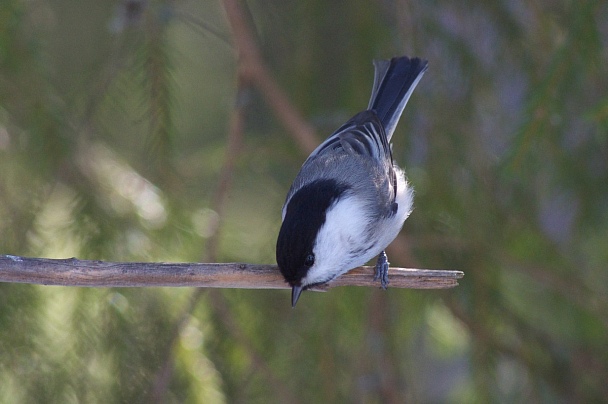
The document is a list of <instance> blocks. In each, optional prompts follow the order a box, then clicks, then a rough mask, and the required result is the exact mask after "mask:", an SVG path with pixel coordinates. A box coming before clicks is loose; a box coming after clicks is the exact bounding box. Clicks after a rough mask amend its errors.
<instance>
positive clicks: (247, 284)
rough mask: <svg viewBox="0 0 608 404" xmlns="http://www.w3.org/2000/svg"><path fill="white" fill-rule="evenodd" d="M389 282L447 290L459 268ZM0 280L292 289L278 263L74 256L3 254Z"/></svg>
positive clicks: (351, 280)
mask: <svg viewBox="0 0 608 404" xmlns="http://www.w3.org/2000/svg"><path fill="white" fill-rule="evenodd" d="M373 274H374V269H373V267H360V268H355V269H353V270H352V271H350V272H348V273H347V274H344V275H342V276H341V277H339V278H338V279H335V280H333V281H331V282H329V283H327V284H325V285H321V286H319V287H318V288H316V290H325V289H330V288H334V287H336V286H368V287H378V285H379V283H378V282H374V281H373V280H372V278H373ZM389 274H390V286H391V287H393V288H412V289H447V288H451V287H454V286H456V285H458V279H460V278H462V277H463V276H464V273H463V272H461V271H451V270H431V269H411V268H391V269H390V272H389ZM0 282H14V283H33V284H39V285H62V286H88V287H152V286H188V287H199V288H239V289H288V288H289V286H288V285H287V284H286V283H285V281H284V280H283V277H282V276H281V274H280V272H279V271H278V269H277V267H276V265H255V264H242V263H220V264H216V263H212V264H206V263H164V262H163V263H158V262H105V261H85V260H78V259H76V258H69V259H47V258H25V257H17V256H14V255H2V256H0Z"/></svg>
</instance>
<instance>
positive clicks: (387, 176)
mask: <svg viewBox="0 0 608 404" xmlns="http://www.w3.org/2000/svg"><path fill="white" fill-rule="evenodd" d="M374 67H375V77H374V87H373V89H372V96H371V99H370V101H369V105H368V107H367V108H368V109H367V110H366V111H363V112H360V113H358V114H357V115H355V116H354V117H353V118H351V119H350V120H349V121H348V122H346V123H345V124H344V125H342V127H340V128H339V129H338V130H337V131H336V132H334V134H332V135H331V136H330V137H329V138H328V139H327V140H325V141H324V142H323V143H321V145H319V147H317V148H316V149H315V150H314V151H313V152H312V154H311V155H310V156H309V157H308V159H306V161H305V162H304V164H303V165H302V168H301V169H300V172H299V173H298V175H297V176H296V179H295V180H294V182H293V184H292V185H291V188H290V190H289V193H288V194H287V198H286V200H285V204H284V205H283V224H282V226H281V230H280V232H279V237H278V240H277V251H276V253H277V263H278V265H279V268H280V270H281V273H282V274H283V276H284V277H285V280H286V281H287V282H288V283H289V284H290V285H291V287H292V292H291V304H292V306H295V305H296V302H297V301H298V298H299V297H300V294H301V293H302V291H303V290H305V289H307V288H309V287H311V286H314V285H319V284H322V283H325V282H328V281H331V280H332V279H334V278H336V277H338V276H340V275H342V274H344V273H346V272H348V271H349V270H351V269H353V268H356V267H358V266H361V265H363V264H365V263H366V262H368V261H369V260H370V259H372V258H373V257H375V256H376V255H378V261H377V264H376V273H375V276H374V280H377V279H380V282H381V285H382V287H383V288H385V289H386V287H387V285H388V266H389V263H388V259H387V257H386V253H385V252H384V249H385V248H386V247H387V246H388V245H389V244H390V243H391V242H392V241H393V240H394V239H395V237H397V234H398V233H399V231H400V230H401V227H402V226H403V222H404V221H405V219H406V218H407V217H408V216H409V214H410V213H411V211H412V204H413V197H414V192H413V190H412V188H411V187H410V186H409V184H408V182H407V180H406V179H405V174H404V172H403V170H402V169H401V168H399V167H398V166H397V165H396V164H394V162H393V157H392V152H391V145H390V140H391V137H392V136H393V132H394V131H395V127H396V126H397V122H398V121H399V118H400V117H401V113H402V112H403V108H404V107H405V104H406V103H407V101H408V99H409V98H410V96H411V95H412V92H413V91H414V88H415V87H416V85H417V84H418V82H419V81H420V79H421V78H422V75H423V74H424V72H425V71H426V69H427V67H428V63H427V61H425V60H420V59H418V58H413V59H409V58H407V57H405V56H404V57H399V58H393V59H391V60H375V61H374Z"/></svg>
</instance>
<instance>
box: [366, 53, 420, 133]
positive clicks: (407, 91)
mask: <svg viewBox="0 0 608 404" xmlns="http://www.w3.org/2000/svg"><path fill="white" fill-rule="evenodd" d="M374 67H375V69H376V70H375V75H374V87H373V89H372V97H371V99H370V100H369V106H368V107H367V109H371V110H374V111H375V112H376V115H377V116H378V118H380V121H381V122H382V125H383V126H384V130H385V132H386V137H387V139H388V140H389V141H390V140H391V137H392V136H393V132H394V131H395V127H396V126H397V122H399V118H400V117H401V113H402V112H403V108H405V104H407V101H408V100H409V99H410V96H411V95H412V92H413V91H414V89H415V88H416V85H417V84H418V82H419V81H420V79H421V78H422V75H423V74H424V72H425V71H426V69H427V68H428V62H427V61H426V60H421V59H419V58H412V59H410V58H408V57H406V56H403V57H399V58H393V59H391V60H374Z"/></svg>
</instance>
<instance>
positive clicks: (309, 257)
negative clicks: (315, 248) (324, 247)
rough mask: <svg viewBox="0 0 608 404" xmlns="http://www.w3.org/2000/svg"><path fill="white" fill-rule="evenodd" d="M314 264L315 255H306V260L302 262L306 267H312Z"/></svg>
mask: <svg viewBox="0 0 608 404" xmlns="http://www.w3.org/2000/svg"><path fill="white" fill-rule="evenodd" d="M314 263H315V255H314V254H308V255H307V256H306V259H305V260H304V265H306V266H307V267H311V266H313V265H314Z"/></svg>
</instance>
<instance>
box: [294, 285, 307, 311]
mask: <svg viewBox="0 0 608 404" xmlns="http://www.w3.org/2000/svg"><path fill="white" fill-rule="evenodd" d="M303 290H304V288H303V287H302V286H293V287H292V288H291V307H296V303H297V302H298V299H299V298H300V294H302V291H303Z"/></svg>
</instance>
